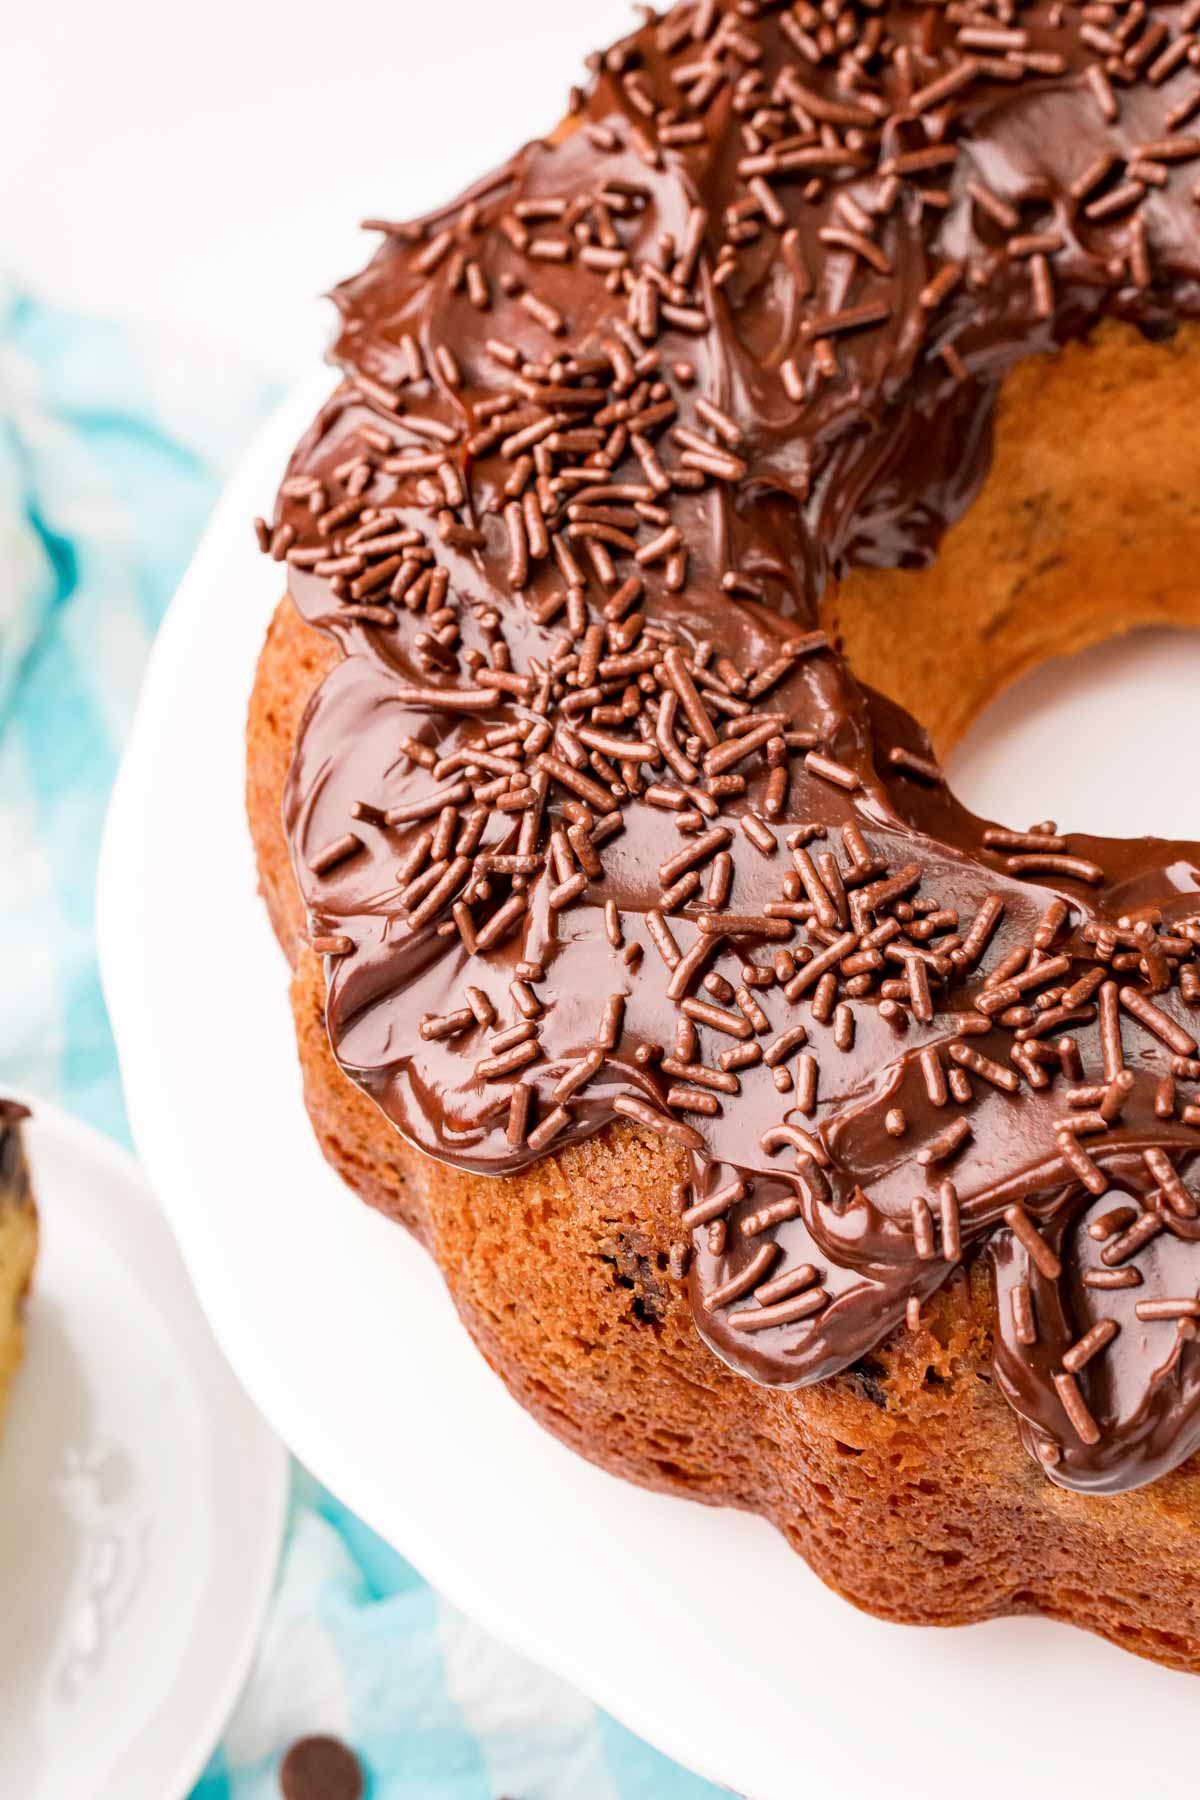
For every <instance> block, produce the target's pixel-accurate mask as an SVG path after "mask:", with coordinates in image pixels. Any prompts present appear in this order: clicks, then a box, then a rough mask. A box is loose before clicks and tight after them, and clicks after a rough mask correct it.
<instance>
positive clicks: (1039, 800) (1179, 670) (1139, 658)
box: [947, 629, 1200, 838]
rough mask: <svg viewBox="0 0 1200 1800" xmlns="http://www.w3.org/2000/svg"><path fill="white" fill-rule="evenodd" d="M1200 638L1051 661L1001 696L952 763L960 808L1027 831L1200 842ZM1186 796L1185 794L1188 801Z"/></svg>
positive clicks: (1183, 636) (1130, 642) (1189, 634)
mask: <svg viewBox="0 0 1200 1800" xmlns="http://www.w3.org/2000/svg"><path fill="white" fill-rule="evenodd" d="M1197 693H1200V632H1193V631H1171V630H1165V629H1164V630H1143V631H1136V632H1132V633H1130V635H1129V636H1127V637H1121V638H1110V639H1109V640H1108V641H1107V642H1106V643H1103V644H1097V645H1094V646H1093V647H1092V648H1091V649H1089V650H1084V651H1081V652H1080V653H1079V654H1078V655H1077V656H1069V657H1053V658H1051V659H1050V660H1049V661H1048V662H1044V663H1042V664H1041V666H1040V667H1039V668H1037V669H1034V670H1033V671H1032V673H1030V674H1028V675H1025V676H1022V678H1021V679H1020V680H1019V681H1017V682H1015V683H1014V684H1013V686H1012V687H1010V688H1007V689H1006V690H1005V691H1004V692H1003V693H1002V694H999V695H998V696H997V697H996V699H995V700H993V701H992V702H991V704H990V705H988V706H986V707H985V708H984V710H983V712H982V713H980V715H979V717H978V718H977V719H975V721H974V722H973V724H972V725H971V726H970V728H969V730H968V731H967V733H966V735H965V736H964V737H963V739H962V740H961V742H960V743H959V744H958V745H957V746H956V747H955V749H954V751H953V752H952V754H951V756H950V757H949V759H948V763H947V774H948V776H949V779H950V784H951V786H952V788H953V789H954V792H955V793H956V794H957V796H958V798H959V799H960V800H961V801H962V803H963V804H964V806H968V807H970V809H971V811H972V812H975V813H978V814H979V815H980V816H981V817H983V818H986V819H996V820H998V821H999V822H1001V823H1002V824H1005V825H1010V826H1014V827H1017V828H1021V827H1023V826H1027V825H1031V824H1034V823H1035V822H1037V821H1040V820H1042V819H1048V818H1049V819H1054V820H1056V821H1057V823H1058V825H1059V826H1060V827H1061V829H1062V830H1064V831H1070V832H1079V831H1082V832H1093V833H1095V834H1096V835H1097V836H1101V837H1166V838H1186V837H1188V836H1189V834H1191V835H1197V831H1196V816H1195V796H1194V782H1193V777H1192V776H1191V774H1190V765H1191V758H1190V751H1189V745H1190V742H1191V736H1192V733H1193V732H1194V729H1195V724H1194V721H1195V715H1196V695H1197ZM1189 790H1190V791H1189Z"/></svg>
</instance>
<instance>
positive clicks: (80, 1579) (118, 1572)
mask: <svg viewBox="0 0 1200 1800" xmlns="http://www.w3.org/2000/svg"><path fill="white" fill-rule="evenodd" d="M24 1098H26V1099H28V1100H29V1104H31V1105H32V1106H33V1108H34V1116H33V1119H32V1120H31V1122H30V1123H29V1125H28V1126H27V1128H26V1129H27V1141H28V1145H29V1150H30V1153H31V1158H32V1164H33V1176H34V1181H35V1183H36V1188H37V1197H38V1207H39V1211H40V1215H41V1252H40V1256H39V1259H38V1266H37V1270H36V1273H35V1276H34V1289H33V1294H32V1297H31V1299H30V1303H29V1311H28V1331H27V1339H26V1357H25V1362H24V1363H23V1365H22V1367H21V1369H20V1371H19V1373H18V1376H17V1380H16V1383H15V1386H14V1390H13V1399H12V1409H11V1412H10V1414H9V1418H8V1422H7V1426H6V1428H5V1431H4V1436H3V1439H0V1595H2V1596H3V1600H2V1610H0V1620H2V1623H0V1771H2V1775H0V1788H2V1790H3V1792H4V1794H5V1795H10V1794H11V1795H13V1796H14V1797H15V1796H18V1795H19V1796H20V1800H176V1797H177V1796H180V1795H182V1794H184V1793H186V1792H187V1789H188V1788H189V1787H190V1786H191V1784H192V1782H193V1781H194V1780H195V1779H196V1777H197V1776H198V1775H199V1774H200V1772H201V1770H202V1768H203V1766H204V1764H205V1762H206V1761H207V1759H208V1756H209V1754H210V1752H211V1751H212V1748H213V1745H214V1744H215V1742H216V1740H217V1737H218V1736H219V1734H220V1730H221V1727H222V1725H223V1724H224V1722H225V1719H226V1717H227V1715H228V1713H229V1710H230V1708H231V1707H232V1705H233V1702H234V1700H235V1698H236V1696H237V1692H238V1689H239V1688H240V1686H241V1684H242V1680H243V1678H244V1676H245V1674H246V1671H247V1669H248V1667H249V1664H250V1658H251V1655H252V1654H253V1650H254V1646H255V1643H256V1641H257V1637H258V1631H259V1626H260V1625H261V1622H262V1616H263V1613H264V1611H265V1608H266V1603H267V1599H268V1596H269V1593H270V1587H271V1581H272V1578H273V1576H274V1572H275V1566H276V1562H277V1560H278V1555H279V1545H280V1539H281V1535H282V1531H283V1520H284V1513H285V1508H286V1499H287V1456H286V1454H285V1452H284V1449H283V1446H282V1444H280V1443H279V1441H278V1439H277V1438H275V1437H274V1436H273V1435H272V1433H271V1432H270V1430H269V1429H268V1427H267V1426H266V1425H265V1424H264V1422H263V1420H262V1419H261V1418H260V1417H259V1416H258V1414H257V1413H256V1412H255V1411H254V1409H253V1408H252V1407H251V1405H250V1403H249V1402H248V1401H247V1399H246V1397H245V1395H244V1394H243V1392H242V1390H241V1389H240V1387H239V1386H238V1384H237V1382H236V1380H235V1379H234V1377H233V1375H232V1374H231V1372H230V1370H229V1368H228V1366H227V1365H226V1363H225V1361H224V1359H223V1357H222V1356H221V1354H220V1351H219V1350H218V1349H217V1347H216V1345H215V1344H214V1342H213V1339H212V1334H211V1332H210V1331H209V1329H208V1326H207V1325H206V1324H205V1321H204V1316H203V1314H202V1313H201V1311H200V1308H199V1307H198V1306H197V1304H196V1298H195V1295H194V1293H193V1292H192V1288H191V1285H190V1283H189V1281H188V1278H187V1272H186V1270H185V1269H184V1267H183V1264H182V1262H181V1261H180V1257H179V1252H178V1250H177V1249H176V1247H175V1244H174V1243H173V1241H172V1238H171V1234H170V1232H169V1231H168V1230H167V1228H166V1226H165V1224H164V1223H163V1220H162V1216H161V1214H160V1212H159V1209H158V1207H157V1206H156V1205H155V1203H154V1199H153V1196H152V1195H151V1194H150V1192H149V1190H148V1189H147V1187H146V1184H145V1181H144V1179H143V1177H142V1175H141V1172H140V1171H139V1170H138V1168H137V1166H136V1164H135V1163H134V1161H133V1159H132V1157H130V1156H128V1155H127V1154H126V1153H125V1152H124V1151H123V1150H120V1149H118V1148H117V1146H116V1145H114V1144H112V1143H110V1142H109V1141H108V1139H106V1138H103V1137H101V1136H100V1135H99V1134H98V1133H96V1132H94V1131H91V1130H89V1129H88V1127H86V1126H84V1125H80V1124H78V1123H76V1122H75V1121H74V1120H72V1119H69V1118H68V1117H67V1116H66V1115H65V1114H63V1113H60V1112H59V1111H57V1109H56V1108H54V1107H52V1106H49V1105H47V1104H46V1103H45V1102H44V1101H39V1100H34V1099H30V1097H29V1096H24Z"/></svg>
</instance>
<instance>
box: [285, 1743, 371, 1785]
mask: <svg viewBox="0 0 1200 1800" xmlns="http://www.w3.org/2000/svg"><path fill="white" fill-rule="evenodd" d="M279 1786H280V1789H281V1791H282V1793H283V1797H284V1800H362V1794H363V1772H362V1764H361V1763H360V1762H359V1760H358V1758H357V1756H355V1754H354V1752H353V1750H350V1749H347V1747H346V1745H345V1744H343V1743H341V1742H340V1741H339V1740H338V1739H337V1738H334V1737H306V1738H300V1739H299V1740H298V1742H296V1743H294V1744H293V1745H292V1747H291V1749H290V1750H289V1751H288V1753H287V1755H286V1756H285V1757H284V1759H283V1762H282V1764H281V1765H280V1769H279Z"/></svg>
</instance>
